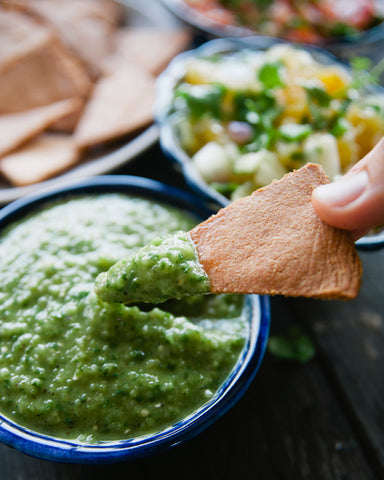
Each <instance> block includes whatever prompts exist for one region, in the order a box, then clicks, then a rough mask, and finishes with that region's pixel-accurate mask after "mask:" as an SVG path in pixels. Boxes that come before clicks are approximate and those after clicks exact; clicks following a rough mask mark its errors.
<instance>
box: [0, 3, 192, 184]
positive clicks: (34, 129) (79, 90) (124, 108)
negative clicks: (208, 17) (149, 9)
mask: <svg viewBox="0 0 384 480" xmlns="http://www.w3.org/2000/svg"><path fill="white" fill-rule="evenodd" d="M126 12H127V10H126V9H124V8H122V7H121V5H119V4H118V2H115V1H112V0H81V1H79V0H0V174H1V175H2V176H3V177H4V178H5V179H6V180H7V181H8V182H9V183H10V184H11V185H14V186H24V185H29V184H31V183H36V182H40V181H43V180H46V179H48V178H51V177H53V176H55V175H58V174H59V173H61V172H63V171H64V170H66V169H68V168H70V167H72V166H73V165H75V164H77V163H78V162H80V161H81V160H83V159H84V158H85V157H86V153H87V151H88V150H89V149H91V148H93V147H96V146H97V147H99V146H100V145H104V144H105V143H107V142H108V143H110V142H112V141H113V140H116V139H120V138H124V137H127V138H129V135H132V134H135V133H137V132H139V131H140V129H142V128H145V127H146V126H147V125H149V124H150V123H151V122H152V120H153V103H154V96H155V79H156V76H157V75H158V74H159V73H160V72H161V70H163V69H164V67H165V66H166V65H167V64H168V62H169V61H170V60H171V58H172V57H173V56H174V55H176V54H177V53H179V52H180V51H182V50H184V49H185V47H186V46H187V45H188V43H189V41H190V36H189V33H188V32H187V31H184V30H171V31H163V30H158V29H151V28H138V27H135V28H134V27H132V28H130V27H129V26H127V23H129V19H128V20H127V19H126V18H125V16H124V15H125V14H126Z"/></svg>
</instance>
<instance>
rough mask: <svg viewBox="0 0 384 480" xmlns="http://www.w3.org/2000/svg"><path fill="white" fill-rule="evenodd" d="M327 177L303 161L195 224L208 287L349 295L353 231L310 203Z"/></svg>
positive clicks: (356, 270) (356, 274)
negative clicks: (319, 212) (333, 224)
mask: <svg viewBox="0 0 384 480" xmlns="http://www.w3.org/2000/svg"><path fill="white" fill-rule="evenodd" d="M327 182H328V179H327V177H326V175H325V173H324V171H323V169H322V168H321V167H319V166H318V165H314V164H307V165H306V166H304V167H302V168H301V169H299V170H297V171H295V172H292V173H289V174H287V175H285V177H283V179H281V180H279V181H274V182H273V183H272V184H270V185H269V186H267V187H265V188H262V189H260V190H257V191H256V192H254V193H253V194H252V195H250V196H248V197H245V198H242V199H240V200H238V201H236V202H234V203H233V204H231V205H229V206H228V207H226V208H224V209H222V210H220V211H219V212H218V213H217V215H214V216H212V217H211V218H209V219H208V220H207V221H205V222H203V223H202V224H200V225H198V226H197V227H196V228H194V229H193V230H192V231H191V232H190V233H191V238H192V240H193V242H194V243H195V245H196V248H197V252H198V256H199V260H200V263H201V264H202V266H203V268H204V270H205V271H206V272H207V274H208V276H209V278H210V280H211V290H212V292H214V293H219V292H233V293H258V294H269V295H275V294H277V295H284V296H290V297H298V296H300V297H313V298H324V299H351V298H354V297H355V296H356V295H357V293H358V291H359V287H360V282H361V274H362V267H361V262H360V259H359V257H358V255H357V253H356V248H355V245H354V242H353V239H352V236H351V234H350V233H349V232H346V231H343V230H339V229H336V228H334V227H331V226H329V225H327V224H325V223H324V222H323V221H322V220H321V219H320V217H319V216H318V215H317V214H316V212H315V210H314V209H313V207H312V203H311V195H312V190H313V189H314V188H315V187H316V186H318V185H320V184H324V183H327Z"/></svg>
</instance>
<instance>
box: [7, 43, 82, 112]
mask: <svg viewBox="0 0 384 480" xmlns="http://www.w3.org/2000/svg"><path fill="white" fill-rule="evenodd" d="M90 87H91V83H90V81H89V77H88V75H87V73H86V72H85V70H84V69H83V68H82V67H81V65H80V64H79V63H78V62H77V60H76V59H75V58H73V57H72V56H71V55H70V54H69V53H68V52H67V51H66V50H65V48H64V47H63V46H62V44H61V43H60V42H59V41H58V40H57V39H55V38H52V37H47V38H46V40H45V41H44V42H43V43H42V44H38V45H36V48H34V49H33V50H30V51H28V52H26V54H25V55H24V56H22V57H20V58H18V59H17V61H13V62H8V63H7V64H4V65H3V66H2V67H1V70H0V113H14V112H20V111H23V110H29V109H31V108H35V107H40V106H43V105H47V104H50V103H54V102H57V101H59V100H64V99H68V98H73V97H85V96H86V95H87V94H88V92H89V89H90Z"/></svg>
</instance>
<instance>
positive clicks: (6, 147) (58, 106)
mask: <svg viewBox="0 0 384 480" xmlns="http://www.w3.org/2000/svg"><path fill="white" fill-rule="evenodd" d="M79 103H81V101H80V100H79V99H76V98H73V99H70V100H62V101H61V102H56V103H52V104H50V105H46V106H44V107H38V108H34V109H31V110H27V111H24V112H19V113H8V114H5V115H0V157H1V156H3V155H4V154H6V153H8V152H10V151H12V150H15V149H16V148H17V147H19V146H20V145H21V144H23V143H25V142H26V141H27V140H29V139H31V138H32V137H33V136H35V135H37V134H39V133H41V132H42V131H43V130H45V129H47V128H48V127H49V126H50V125H52V124H53V123H54V122H56V121H58V120H59V119H61V118H64V117H66V116H67V115H69V114H71V113H73V112H76V111H77V110H78V108H79Z"/></svg>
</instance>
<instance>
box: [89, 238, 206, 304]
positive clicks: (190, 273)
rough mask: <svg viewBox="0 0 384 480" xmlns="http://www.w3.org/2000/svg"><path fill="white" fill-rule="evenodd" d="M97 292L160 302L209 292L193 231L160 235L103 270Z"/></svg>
mask: <svg viewBox="0 0 384 480" xmlns="http://www.w3.org/2000/svg"><path fill="white" fill-rule="evenodd" d="M95 291H96V293H97V295H98V296H99V297H100V298H101V299H103V300H105V301H106V302H121V303H125V304H130V303H138V302H144V303H152V304H158V303H162V302H165V301H166V300H168V299H169V298H182V297H184V296H189V295H199V294H206V293H209V291H210V281H209V278H208V275H207V274H206V272H205V271H204V269H203V268H202V266H201V265H200V263H199V259H198V256H197V252H196V248H195V246H194V243H193V242H192V240H191V238H190V237H189V234H188V233H187V232H183V231H179V232H176V233H173V234H169V235H167V236H165V237H157V238H156V239H154V240H152V242H150V243H149V244H148V245H146V246H145V247H143V248H141V249H140V250H139V251H138V252H137V253H136V254H134V255H131V256H128V257H125V258H122V259H121V260H119V261H118V262H116V263H115V265H113V266H112V267H111V268H110V269H109V270H108V271H107V272H103V273H100V274H99V275H98V277H97V278H96V284H95Z"/></svg>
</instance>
